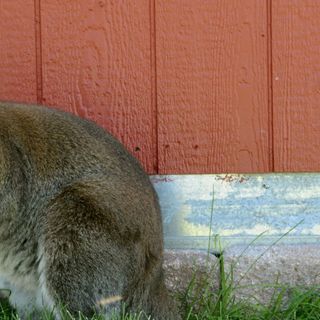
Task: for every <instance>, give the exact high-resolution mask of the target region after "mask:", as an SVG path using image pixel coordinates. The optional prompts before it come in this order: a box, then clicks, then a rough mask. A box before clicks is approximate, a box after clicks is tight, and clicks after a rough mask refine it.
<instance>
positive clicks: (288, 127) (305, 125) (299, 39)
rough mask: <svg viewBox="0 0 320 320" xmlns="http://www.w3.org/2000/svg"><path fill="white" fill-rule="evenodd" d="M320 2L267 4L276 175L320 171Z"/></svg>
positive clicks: (283, 1)
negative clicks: (269, 9) (271, 52)
mask: <svg viewBox="0 0 320 320" xmlns="http://www.w3.org/2000/svg"><path fill="white" fill-rule="evenodd" d="M319 21H320V2H319V1H314V0H305V1H298V0H281V1H279V0H277V1H273V2H272V22H273V23H272V29H273V31H272V35H273V41H272V44H273V50H272V51H273V102H274V146H275V170H276V171H319V170H320V160H319V159H320V59H319V57H320V23H319Z"/></svg>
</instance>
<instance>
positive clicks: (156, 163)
mask: <svg viewBox="0 0 320 320" xmlns="http://www.w3.org/2000/svg"><path fill="white" fill-rule="evenodd" d="M150 50H151V59H150V60H151V101H152V110H153V119H152V120H153V126H152V129H153V143H154V145H155V147H154V150H155V156H154V160H153V170H154V171H155V172H156V173H158V174H159V130H158V129H159V126H158V92H157V52H156V51H157V47H156V4H155V0H151V1H150Z"/></svg>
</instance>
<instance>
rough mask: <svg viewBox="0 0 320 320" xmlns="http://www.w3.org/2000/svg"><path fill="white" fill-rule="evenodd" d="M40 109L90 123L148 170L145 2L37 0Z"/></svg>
mask: <svg viewBox="0 0 320 320" xmlns="http://www.w3.org/2000/svg"><path fill="white" fill-rule="evenodd" d="M41 11H42V14H41V17H42V30H41V32H42V47H43V55H42V61H43V65H42V68H43V103H44V104H48V105H58V106H62V107H63V108H64V109H65V110H68V111H71V112H73V113H75V114H78V115H80V116H83V117H86V118H90V119H93V120H95V121H96V122H98V123H99V124H100V125H102V126H103V127H105V128H107V129H109V130H110V131H111V132H112V133H113V134H114V135H115V136H117V137H118V138H119V139H120V140H121V141H122V142H123V143H124V144H125V145H126V146H127V147H128V149H129V150H130V151H131V152H132V153H133V154H134V155H135V156H136V157H137V158H139V160H140V161H141V162H142V164H143V165H144V167H145V168H146V169H147V171H148V173H154V172H156V130H155V128H156V125H155V120H156V117H155V116H156V112H155V103H154V98H153V97H152V92H154V90H153V84H154V80H153V79H154V76H153V73H154V72H153V67H152V64H151V60H152V57H151V55H152V54H151V43H152V41H151V34H152V30H151V29H152V23H151V20H150V17H151V15H150V12H151V5H150V3H149V1H148V0H135V1H129V0H127V1H125V0H123V1H119V0H115V1H103V0H79V1H65V0H43V1H42V2H41Z"/></svg>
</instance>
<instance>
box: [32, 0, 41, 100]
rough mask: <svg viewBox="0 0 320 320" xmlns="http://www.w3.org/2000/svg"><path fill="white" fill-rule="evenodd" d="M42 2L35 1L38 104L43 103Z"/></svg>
mask: <svg viewBox="0 0 320 320" xmlns="http://www.w3.org/2000/svg"><path fill="white" fill-rule="evenodd" d="M40 1H41V0H34V10H35V47H36V48H35V49H36V90H37V103H38V104H41V103H42V102H43V82H42V43H41V4H40Z"/></svg>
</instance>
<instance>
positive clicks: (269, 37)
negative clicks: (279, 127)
mask: <svg viewBox="0 0 320 320" xmlns="http://www.w3.org/2000/svg"><path fill="white" fill-rule="evenodd" d="M266 1H267V57H268V58H267V64H268V65H267V68H268V69H267V70H268V115H269V117H268V122H269V123H268V127H269V130H268V131H269V133H268V135H269V139H268V140H269V170H270V171H271V172H275V163H274V106H273V62H272V58H273V40H272V0H266Z"/></svg>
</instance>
